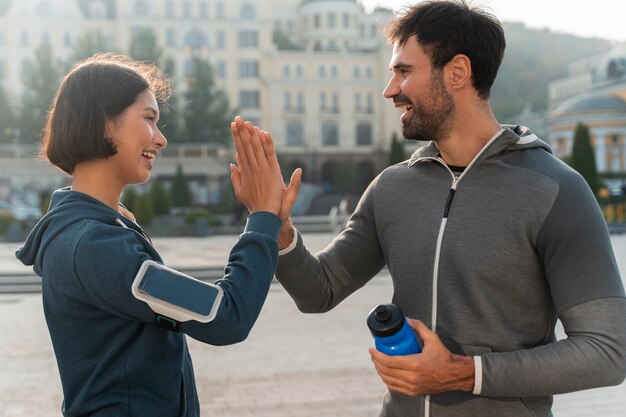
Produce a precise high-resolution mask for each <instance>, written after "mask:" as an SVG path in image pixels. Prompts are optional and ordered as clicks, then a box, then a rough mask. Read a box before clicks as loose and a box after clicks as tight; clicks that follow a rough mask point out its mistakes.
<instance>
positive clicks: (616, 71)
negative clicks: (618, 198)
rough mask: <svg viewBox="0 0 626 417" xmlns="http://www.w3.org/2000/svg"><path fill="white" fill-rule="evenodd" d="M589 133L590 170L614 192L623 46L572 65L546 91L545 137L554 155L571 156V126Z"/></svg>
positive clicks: (624, 81)
mask: <svg viewBox="0 0 626 417" xmlns="http://www.w3.org/2000/svg"><path fill="white" fill-rule="evenodd" d="M579 122H580V123H584V124H586V125H587V126H588V127H589V132H590V134H591V142H592V145H593V147H594V150H595V157H596V167H597V169H598V172H599V173H601V174H603V175H604V176H605V183H607V185H608V186H609V188H614V189H615V190H616V192H619V190H620V189H621V186H622V185H623V184H625V182H624V181H625V180H624V179H625V178H626V139H625V138H626V46H618V47H615V48H614V49H612V50H610V51H608V52H607V53H605V54H602V55H599V56H595V57H590V58H588V59H585V60H581V61H577V62H574V63H573V64H572V65H570V68H569V76H568V77H566V78H563V79H560V80H557V81H555V82H552V83H551V84H550V86H549V112H548V124H549V132H550V134H549V137H550V141H551V145H552V148H553V150H554V153H555V154H556V155H557V156H558V157H561V158H565V157H567V156H569V155H571V153H572V147H573V141H574V130H575V128H576V124H577V123H579Z"/></svg>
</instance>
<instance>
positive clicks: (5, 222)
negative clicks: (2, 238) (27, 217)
mask: <svg viewBox="0 0 626 417" xmlns="http://www.w3.org/2000/svg"><path fill="white" fill-rule="evenodd" d="M12 221H13V216H12V215H11V214H8V213H0V235H4V234H5V233H6V232H7V229H8V228H9V225H10V224H11V222H12Z"/></svg>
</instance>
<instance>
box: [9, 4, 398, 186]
mask: <svg viewBox="0 0 626 417" xmlns="http://www.w3.org/2000/svg"><path fill="white" fill-rule="evenodd" d="M7 1H9V0H5V2H7ZM391 18H392V12H391V11H390V10H386V9H376V10H374V11H373V12H371V13H368V12H366V11H365V10H364V9H363V7H362V6H361V5H360V4H359V3H358V2H357V0H263V1H252V0H228V1H226V0H150V1H147V0H54V1H51V0H11V1H10V6H9V7H8V8H7V9H6V11H5V12H4V14H3V15H1V16H0V82H2V83H3V85H4V87H5V89H6V90H7V91H8V92H9V94H10V95H12V96H13V97H19V96H20V95H21V94H22V92H23V87H22V78H21V77H22V74H23V73H24V72H25V69H26V68H27V66H29V65H31V61H32V59H33V54H34V51H35V49H36V48H37V47H38V46H39V45H40V44H41V43H42V42H47V43H48V44H50V45H51V46H52V50H53V54H54V56H55V57H56V58H59V59H60V60H61V61H64V62H66V63H69V60H70V59H71V56H72V51H73V48H74V44H75V41H76V40H77V39H79V38H80V37H81V36H83V35H84V34H85V33H88V32H96V31H98V32H100V33H101V34H103V35H104V39H105V41H106V44H107V46H108V48H109V49H110V50H114V51H120V52H122V53H123V52H125V51H128V49H129V46H130V44H131V41H132V39H133V37H134V36H136V35H137V34H138V33H139V32H140V31H141V30H142V29H146V28H149V29H152V30H153V31H154V32H155V33H156V35H157V39H158V43H159V45H160V47H161V48H163V52H164V53H163V57H164V58H165V59H169V60H171V61H172V62H173V63H174V66H175V68H174V74H175V75H174V77H173V81H174V85H175V88H176V90H177V91H178V92H182V91H184V89H185V76H186V75H187V74H188V73H189V71H190V69H191V62H192V59H193V58H194V57H200V58H203V59H206V60H208V62H210V63H211V64H212V66H213V68H214V75H215V81H216V84H217V86H218V88H219V89H221V90H222V91H223V92H224V93H225V94H226V96H227V97H228V99H229V103H230V105H231V107H233V108H237V109H238V110H239V113H240V114H241V115H242V116H243V117H244V118H246V119H248V120H251V121H252V122H253V123H255V124H258V125H259V126H261V127H262V128H264V129H266V130H269V131H270V132H272V134H273V137H274V140H275V142H276V147H277V150H278V153H279V155H280V157H281V164H283V166H285V167H289V168H290V169H291V168H292V167H295V166H300V167H303V168H304V179H305V180H308V181H313V182H323V181H329V182H330V181H332V178H333V177H334V176H336V175H337V172H338V170H339V169H340V168H341V166H342V165H345V164H346V163H349V164H351V165H353V166H354V167H357V168H356V170H357V174H356V176H357V177H356V181H357V182H359V183H363V184H366V183H367V182H369V180H371V179H372V178H373V177H374V175H375V174H376V173H377V172H379V171H380V170H381V169H383V168H384V164H385V162H386V153H387V150H388V147H389V142H390V139H391V137H392V135H393V133H394V132H399V129H400V121H399V116H398V113H397V111H396V110H395V109H394V107H393V106H392V105H391V104H390V103H388V102H386V101H385V100H384V99H383V98H382V95H381V93H382V90H383V89H384V87H385V85H386V83H387V82H388V79H389V72H388V69H387V68H388V62H389V59H390V56H391V48H390V46H389V45H387V44H386V41H385V39H384V37H383V36H382V34H381V30H382V28H383V27H384V25H385V24H386V23H387V22H388V21H389V20H390V19H391ZM1 133H2V132H0V134H1Z"/></svg>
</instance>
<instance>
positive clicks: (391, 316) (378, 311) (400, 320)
mask: <svg viewBox="0 0 626 417" xmlns="http://www.w3.org/2000/svg"><path fill="white" fill-rule="evenodd" d="M402 326H404V313H403V312H402V310H401V309H400V307H398V306H397V305H395V304H380V305H377V306H376V307H374V308H373V309H372V311H370V313H369V315H368V316H367V327H369V329H370V332H372V334H373V335H374V336H377V337H389V336H391V335H394V334H396V333H397V332H399V331H400V329H402Z"/></svg>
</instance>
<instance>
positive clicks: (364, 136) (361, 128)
mask: <svg viewBox="0 0 626 417" xmlns="http://www.w3.org/2000/svg"><path fill="white" fill-rule="evenodd" d="M356 144H357V145H358V146H369V145H371V144H372V125H370V124H369V123H359V124H358V125H357V126H356Z"/></svg>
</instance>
